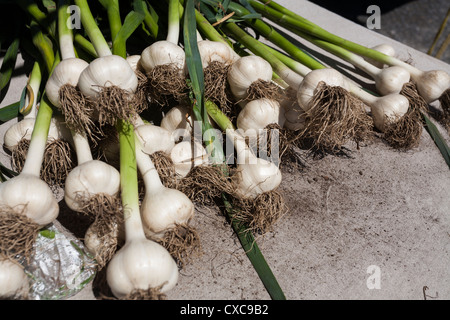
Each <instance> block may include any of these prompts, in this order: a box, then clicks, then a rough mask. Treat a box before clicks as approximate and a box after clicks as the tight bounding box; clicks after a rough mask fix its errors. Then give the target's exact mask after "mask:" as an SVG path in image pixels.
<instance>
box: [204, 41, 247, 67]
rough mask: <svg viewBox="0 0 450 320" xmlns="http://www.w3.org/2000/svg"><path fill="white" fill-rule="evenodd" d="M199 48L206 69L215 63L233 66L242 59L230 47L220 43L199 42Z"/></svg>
mask: <svg viewBox="0 0 450 320" xmlns="http://www.w3.org/2000/svg"><path fill="white" fill-rule="evenodd" d="M197 46H198V51H199V53H200V57H201V59H202V65H203V68H206V67H207V66H208V65H209V64H210V63H211V62H214V61H217V62H221V63H223V64H225V65H231V64H233V63H234V62H235V61H236V60H238V59H239V58H240V56H239V55H238V54H237V53H236V52H235V51H234V50H233V49H232V48H231V47H230V46H229V45H227V44H225V43H223V42H220V41H210V40H201V41H199V42H197Z"/></svg>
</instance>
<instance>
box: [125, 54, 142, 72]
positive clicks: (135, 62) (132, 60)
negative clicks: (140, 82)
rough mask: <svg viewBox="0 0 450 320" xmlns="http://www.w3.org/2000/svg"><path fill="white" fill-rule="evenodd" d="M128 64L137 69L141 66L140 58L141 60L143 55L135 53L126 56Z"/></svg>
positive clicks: (134, 69)
mask: <svg viewBox="0 0 450 320" xmlns="http://www.w3.org/2000/svg"><path fill="white" fill-rule="evenodd" d="M126 60H127V62H128V64H129V65H130V67H131V69H133V71H136V70H137V69H139V68H140V60H141V56H140V55H139V54H134V55H131V56H128V57H127V58H126Z"/></svg>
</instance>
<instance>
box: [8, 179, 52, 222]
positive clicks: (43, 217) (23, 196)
mask: <svg viewBox="0 0 450 320" xmlns="http://www.w3.org/2000/svg"><path fill="white" fill-rule="evenodd" d="M0 205H1V206H5V207H7V208H13V209H16V210H17V212H20V213H21V214H23V215H25V216H27V217H28V218H30V219H31V220H33V221H34V222H36V223H37V224H38V225H40V226H45V225H47V224H49V223H51V222H53V221H54V220H55V219H56V218H57V217H58V214H59V206H58V202H57V201H56V199H55V197H54V195H53V192H52V190H51V189H50V188H49V186H48V185H47V183H45V182H44V181H43V180H41V179H40V178H39V177H38V176H36V175H34V174H29V173H25V172H22V173H20V174H19V175H18V176H15V177H13V178H11V179H9V180H6V181H5V182H3V183H0Z"/></svg>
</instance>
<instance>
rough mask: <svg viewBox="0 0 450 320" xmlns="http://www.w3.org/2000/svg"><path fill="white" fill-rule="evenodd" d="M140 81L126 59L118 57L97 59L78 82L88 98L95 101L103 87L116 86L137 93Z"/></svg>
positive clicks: (84, 71) (90, 64)
mask: <svg viewBox="0 0 450 320" xmlns="http://www.w3.org/2000/svg"><path fill="white" fill-rule="evenodd" d="M137 85H138V79H137V76H136V74H135V73H134V71H133V69H132V68H131V66H130V64H129V63H128V62H127V60H126V59H124V58H122V57H120V56H117V55H108V56H104V57H100V58H96V59H95V60H93V61H92V62H91V63H89V66H88V67H86V68H85V69H84V70H83V72H82V73H81V75H80V78H79V80H78V87H79V89H80V91H81V93H83V94H84V95H85V96H86V97H88V98H91V99H93V100H95V99H96V98H97V97H98V95H99V93H100V91H101V89H102V87H109V86H116V87H119V88H121V89H123V90H125V91H127V92H130V93H131V92H135V91H136V88H137Z"/></svg>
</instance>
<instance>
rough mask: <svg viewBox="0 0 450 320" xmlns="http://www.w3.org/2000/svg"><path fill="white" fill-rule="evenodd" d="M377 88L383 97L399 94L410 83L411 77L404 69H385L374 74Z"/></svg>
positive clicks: (396, 67)
mask: <svg viewBox="0 0 450 320" xmlns="http://www.w3.org/2000/svg"><path fill="white" fill-rule="evenodd" d="M373 78H374V80H375V86H376V88H377V90H378V92H379V93H380V94H381V95H387V94H391V93H399V92H400V91H401V90H402V89H403V85H404V84H406V83H408V82H409V80H410V75H409V72H408V71H407V70H405V69H404V68H402V67H398V66H392V67H387V68H383V69H377V70H376V71H375V72H374V73H373Z"/></svg>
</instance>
